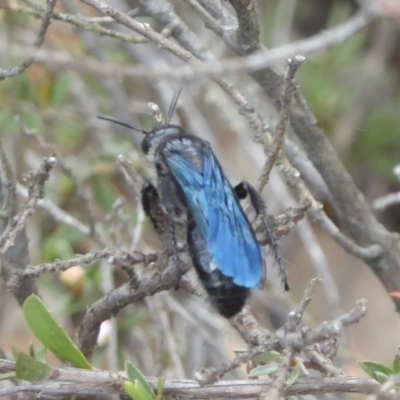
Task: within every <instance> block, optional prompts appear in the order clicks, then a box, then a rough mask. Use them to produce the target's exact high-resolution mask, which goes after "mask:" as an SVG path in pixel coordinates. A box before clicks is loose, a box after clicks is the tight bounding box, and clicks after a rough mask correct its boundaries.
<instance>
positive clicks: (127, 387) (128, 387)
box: [124, 381, 136, 399]
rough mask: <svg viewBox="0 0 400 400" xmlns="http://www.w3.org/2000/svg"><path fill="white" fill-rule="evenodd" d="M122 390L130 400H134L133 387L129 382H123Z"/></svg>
mask: <svg viewBox="0 0 400 400" xmlns="http://www.w3.org/2000/svg"><path fill="white" fill-rule="evenodd" d="M124 390H125V393H126V394H127V395H128V396H129V397H130V398H132V399H134V396H135V393H136V392H135V385H134V384H133V382H131V381H125V382H124Z"/></svg>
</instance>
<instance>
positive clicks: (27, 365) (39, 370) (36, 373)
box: [15, 352, 51, 382]
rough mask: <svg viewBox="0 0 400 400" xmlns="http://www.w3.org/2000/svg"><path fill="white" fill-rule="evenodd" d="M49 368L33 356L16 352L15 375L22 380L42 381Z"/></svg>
mask: <svg viewBox="0 0 400 400" xmlns="http://www.w3.org/2000/svg"><path fill="white" fill-rule="evenodd" d="M50 373H51V368H50V367H49V366H48V365H46V364H45V363H42V362H41V361H39V360H37V359H36V358H34V357H31V356H28V355H27V354H24V353H21V352H20V353H18V356H17V358H16V361H15V375H16V376H17V378H19V379H22V380H24V381H31V382H33V381H42V380H44V379H46V378H48V377H49V376H50Z"/></svg>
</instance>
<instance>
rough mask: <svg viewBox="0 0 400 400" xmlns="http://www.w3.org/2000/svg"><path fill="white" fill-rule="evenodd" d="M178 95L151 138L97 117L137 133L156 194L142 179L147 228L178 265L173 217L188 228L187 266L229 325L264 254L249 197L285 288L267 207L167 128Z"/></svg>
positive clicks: (198, 145)
mask: <svg viewBox="0 0 400 400" xmlns="http://www.w3.org/2000/svg"><path fill="white" fill-rule="evenodd" d="M180 92H181V90H178V91H177V92H176V93H175V94H174V98H173V101H172V102H171V105H170V108H169V112H168V119H167V122H166V124H165V125H164V126H161V127H157V128H155V129H153V130H151V131H145V130H143V129H140V128H136V127H134V126H132V125H130V124H127V123H124V122H121V121H118V120H115V119H113V118H111V117H99V118H101V119H104V120H107V121H111V122H115V123H117V124H120V125H123V126H125V127H128V128H130V129H133V130H136V131H139V132H142V133H143V134H145V138H144V139H143V141H142V150H143V152H144V154H146V156H147V158H148V159H149V160H150V161H151V162H153V163H154V164H155V167H156V171H157V181H158V182H157V187H156V186H155V185H153V184H152V183H151V182H150V181H148V180H145V182H144V185H143V189H142V205H143V209H144V211H145V213H146V215H147V216H148V217H149V218H150V220H151V221H152V224H153V226H154V229H155V230H156V232H158V233H160V234H165V233H166V234H167V237H168V242H169V243H168V248H169V249H170V251H171V254H172V255H173V256H174V257H175V259H176V263H177V265H178V266H179V257H178V250H177V246H178V244H177V233H178V232H177V230H178V229H179V228H178V226H177V222H176V221H177V217H182V218H184V219H186V221H187V224H186V226H187V228H186V229H187V232H186V240H187V246H188V250H189V254H190V256H191V259H192V262H193V265H194V267H195V269H196V271H197V274H198V276H199V278H200V281H201V282H202V284H203V286H204V288H205V289H206V291H207V293H208V295H209V297H210V301H211V303H212V304H213V306H214V307H215V308H216V309H217V310H218V312H219V313H220V314H221V315H223V316H224V317H226V318H231V317H233V316H234V315H235V314H237V313H238V312H239V311H241V309H242V308H243V306H244V304H245V303H246V299H247V298H248V296H249V294H250V290H251V289H260V288H262V287H263V285H264V280H265V253H264V248H263V246H262V245H260V244H259V243H258V241H257V238H256V235H255V232H254V230H253V228H252V225H251V223H250V221H249V219H248V217H247V216H246V214H245V212H244V210H243V208H242V207H241V205H240V200H242V199H245V198H246V197H247V196H249V198H250V201H251V204H252V206H253V208H254V210H255V212H256V216H257V217H259V216H260V217H261V218H262V219H263V222H264V227H265V229H266V233H267V236H268V241H269V245H270V248H271V250H272V251H273V254H274V256H275V259H276V261H277V263H278V265H279V267H280V271H281V275H282V281H283V286H284V289H285V290H288V289H289V285H288V283H287V279H286V275H285V271H284V268H283V266H282V262H281V257H280V255H279V251H278V245H277V242H276V238H275V236H274V234H273V232H272V230H271V229H270V227H269V225H268V222H267V219H266V207H265V205H264V202H263V200H262V199H261V197H260V195H259V194H258V192H257V191H256V189H255V188H254V187H252V186H251V185H250V184H249V183H247V182H241V183H239V184H238V185H237V186H235V187H234V188H233V187H232V186H231V184H230V183H229V181H228V179H227V178H226V176H225V174H224V172H223V170H222V167H221V165H220V164H219V162H218V160H217V158H216V157H215V155H214V153H213V151H212V149H211V146H210V143H208V142H207V141H205V140H203V139H201V138H199V137H197V136H194V135H190V134H189V133H187V132H186V131H185V130H184V129H183V128H182V127H180V126H177V125H172V124H170V121H171V118H172V115H173V113H174V110H175V107H176V104H177V101H178V98H179V95H180Z"/></svg>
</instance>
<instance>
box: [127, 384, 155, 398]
mask: <svg viewBox="0 0 400 400" xmlns="http://www.w3.org/2000/svg"><path fill="white" fill-rule="evenodd" d="M124 390H125V392H126V393H127V394H128V395H129V396H130V397H132V399H134V400H154V394H150V393H149V392H148V391H147V389H146V388H145V387H144V386H143V385H142V383H141V382H140V381H139V380H135V381H134V382H130V381H125V382H124Z"/></svg>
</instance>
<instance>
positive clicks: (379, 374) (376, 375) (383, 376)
mask: <svg viewBox="0 0 400 400" xmlns="http://www.w3.org/2000/svg"><path fill="white" fill-rule="evenodd" d="M373 378H374V379H376V380H377V381H378V382H379V383H385V382H386V381H387V380H388V378H389V375H386V374H384V373H383V372H380V371H375V372H374V376H373Z"/></svg>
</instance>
